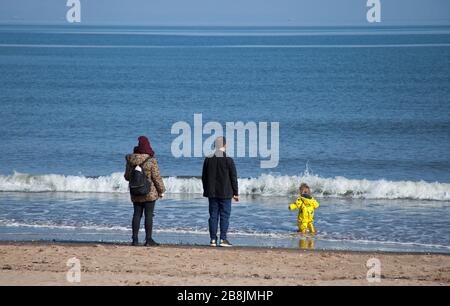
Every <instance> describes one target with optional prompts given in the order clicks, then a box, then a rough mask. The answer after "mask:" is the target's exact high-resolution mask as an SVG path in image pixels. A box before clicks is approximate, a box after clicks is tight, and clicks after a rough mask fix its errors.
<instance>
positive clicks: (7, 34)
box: [0, 25, 450, 253]
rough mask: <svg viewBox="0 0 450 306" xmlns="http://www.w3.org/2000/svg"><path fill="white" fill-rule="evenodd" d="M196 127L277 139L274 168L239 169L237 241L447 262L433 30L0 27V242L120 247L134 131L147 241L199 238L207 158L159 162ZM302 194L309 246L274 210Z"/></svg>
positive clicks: (437, 36) (447, 71) (446, 82)
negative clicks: (140, 149)
mask: <svg viewBox="0 0 450 306" xmlns="http://www.w3.org/2000/svg"><path fill="white" fill-rule="evenodd" d="M198 115H201V117H202V124H203V125H206V124H207V123H208V122H217V123H219V124H220V125H223V126H225V125H226V123H228V122H234V123H237V122H241V123H244V124H246V123H256V124H257V125H258V124H259V123H261V122H262V123H267V124H268V126H269V127H270V126H271V125H273V124H277V125H278V127H279V131H278V136H277V138H276V140H277V141H276V145H275V144H274V143H272V145H274V148H275V147H276V149H277V150H276V151H277V153H278V157H277V158H278V161H277V164H276V167H273V168H263V167H261V160H264V158H263V157H262V156H261V155H260V154H258V155H257V156H256V157H251V156H250V154H246V156H242V157H237V156H236V158H235V162H236V167H237V171H238V176H239V185H240V194H241V201H240V202H239V203H234V204H233V207H232V216H231V223H230V232H229V239H230V241H231V242H232V243H234V244H235V245H237V246H252V247H275V248H302V249H303V248H309V249H327V250H356V251H393V252H430V253H450V27H446V26H429V27H414V26H409V27H138V26H133V27H131V26H130V27H126V26H87V25H82V26H79V25H60V26H56V25H54V26H50V25H39V26H37V25H34V26H32V25H0V240H2V241H68V242H73V241H84V242H114V243H128V242H129V241H130V240H131V237H130V236H131V217H132V212H133V209H132V204H131V202H130V199H129V195H128V186H127V182H126V181H125V180H124V178H123V172H124V169H125V155H126V154H129V153H131V152H132V150H133V147H134V146H135V145H136V143H137V138H138V137H139V136H140V135H146V136H148V137H149V139H150V141H151V143H152V146H153V149H154V151H155V152H156V155H155V157H156V159H157V161H158V163H159V166H160V170H161V175H162V176H163V177H164V181H165V185H166V187H167V193H166V196H165V198H164V199H162V200H159V201H158V202H157V204H156V210H155V235H154V236H155V240H157V241H159V242H162V243H167V244H199V245H204V244H208V243H209V235H208V203H207V199H205V198H203V197H202V185H201V180H200V176H201V171H202V164H203V154H201V155H200V156H199V155H195V154H194V153H192V154H191V155H189V156H182V157H179V156H176V154H174V152H173V144H174V141H175V139H176V138H177V136H179V134H177V133H176V132H177V131H176V130H175V131H174V129H173V127H174V124H177V123H180V122H181V123H183V124H185V125H187V126H190V127H192V131H193V130H194V123H195V122H194V118H195V116H198ZM260 132H261V130H260V131H259V133H260ZM192 134H194V133H192ZM191 136H193V135H191ZM200 137H201V139H200V143H202V142H203V141H205V140H206V139H207V138H208V134H207V133H205V134H201V135H200ZM191 138H192V137H191ZM191 138H190V139H191ZM194 141H196V140H192V144H194ZM259 141H260V142H261V139H260V140H259ZM269 147H270V145H269ZM249 148H250V142H249V143H248V148H247V149H248V151H250V149H249ZM193 150H194V149H193V148H192V151H193ZM301 182H306V183H308V184H309V185H310V186H311V189H312V192H313V195H314V196H315V197H316V198H317V200H318V201H319V202H320V207H319V208H318V209H317V211H316V217H315V219H316V220H315V223H316V228H317V230H318V233H317V235H314V236H311V235H301V234H298V233H297V232H296V230H297V215H296V212H291V211H289V210H288V204H289V203H290V202H292V201H293V200H294V199H295V197H296V193H297V190H298V186H299V184H300V183H301ZM141 237H142V238H143V234H141Z"/></svg>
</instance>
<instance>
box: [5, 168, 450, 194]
mask: <svg viewBox="0 0 450 306" xmlns="http://www.w3.org/2000/svg"><path fill="white" fill-rule="evenodd" d="M300 182H306V183H308V184H309V185H310V186H311V188H312V190H313V192H314V194H315V195H316V196H321V197H337V198H358V199H415V200H436V201H449V200H450V184H448V183H440V182H434V183H431V182H425V181H388V180H384V179H381V180H368V179H361V180H360V179H349V178H345V177H340V176H338V177H334V178H324V177H320V176H318V175H312V174H309V173H305V174H303V175H298V176H287V175H269V174H264V175H261V176H259V177H254V178H240V179H239V189H240V194H242V195H261V196H285V195H294V194H296V192H297V189H298V186H299V184H300ZM164 183H165V185H166V189H167V193H169V194H201V193H202V192H203V189H202V182H201V179H200V178H198V177H165V178H164ZM0 192H86V193H127V192H128V183H127V182H126V181H125V179H124V178H123V173H119V172H116V173H113V174H111V175H108V176H99V177H86V176H71V175H68V176H66V175H59V174H44V175H31V174H25V173H18V172H15V173H13V174H12V175H0Z"/></svg>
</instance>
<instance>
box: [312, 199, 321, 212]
mask: <svg viewBox="0 0 450 306" xmlns="http://www.w3.org/2000/svg"><path fill="white" fill-rule="evenodd" d="M313 200H314V209H316V208H317V207H319V206H320V205H319V202H317V201H316V199H314V198H313Z"/></svg>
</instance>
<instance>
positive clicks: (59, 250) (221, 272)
mask: <svg viewBox="0 0 450 306" xmlns="http://www.w3.org/2000/svg"><path fill="white" fill-rule="evenodd" d="M73 257H76V258H77V259H78V260H79V261H80V270H81V279H80V282H79V283H78V282H74V283H71V282H68V281H67V279H66V274H67V272H68V270H69V269H70V268H69V267H68V266H67V265H66V263H67V260H69V259H70V258H73ZM0 258H1V262H0V285H61V286H66V285H67V286H74V285H169V286H185V285H200V286H202V285H226V286H228V285H238V286H241V285H270V286H272V285H274V286H278V285H289V286H290V285H292V286H298V285H444V286H448V285H450V256H449V255H442V254H410V253H382V252H347V251H345V252H344V251H311V250H293V249H271V248H248V247H236V248H210V247H203V246H177V245H167V246H166V245H165V246H160V247H155V248H146V247H130V246H127V245H123V244H122V245H121V244H96V243H43V242H39V243H38V242H23V243H17V242H15V243H13V242H2V243H1V244H0ZM371 258H377V259H378V260H380V263H381V281H380V282H371V283H369V282H368V281H367V279H366V275H367V271H368V268H367V267H366V263H367V261H368V260H369V259H371Z"/></svg>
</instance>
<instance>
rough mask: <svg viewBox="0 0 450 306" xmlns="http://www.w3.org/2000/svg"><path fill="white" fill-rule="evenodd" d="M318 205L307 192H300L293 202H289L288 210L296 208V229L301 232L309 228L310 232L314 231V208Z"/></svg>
mask: <svg viewBox="0 0 450 306" xmlns="http://www.w3.org/2000/svg"><path fill="white" fill-rule="evenodd" d="M317 207H319V202H317V201H316V200H315V199H314V198H313V197H312V196H311V195H309V194H301V195H299V196H298V198H297V200H296V201H295V203H291V204H289V209H290V210H295V209H298V210H299V212H298V230H299V232H301V233H306V231H307V230H308V229H309V231H310V232H311V233H315V232H316V229H315V228H314V210H315V209H316V208H317Z"/></svg>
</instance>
